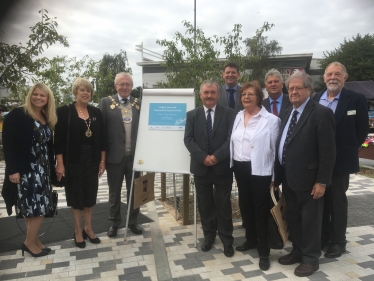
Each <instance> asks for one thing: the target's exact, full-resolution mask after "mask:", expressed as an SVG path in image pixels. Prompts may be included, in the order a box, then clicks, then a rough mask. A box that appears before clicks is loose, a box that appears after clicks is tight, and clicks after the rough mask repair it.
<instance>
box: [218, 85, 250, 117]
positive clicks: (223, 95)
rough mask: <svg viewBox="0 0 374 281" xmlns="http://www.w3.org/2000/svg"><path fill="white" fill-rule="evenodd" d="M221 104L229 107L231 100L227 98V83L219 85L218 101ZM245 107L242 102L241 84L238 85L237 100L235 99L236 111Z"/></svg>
mask: <svg viewBox="0 0 374 281" xmlns="http://www.w3.org/2000/svg"><path fill="white" fill-rule="evenodd" d="M217 103H218V104H219V105H222V106H226V107H229V100H228V98H227V91H226V85H223V86H221V87H219V98H218V102H217ZM243 109H244V107H243V105H242V104H241V102H240V86H239V85H238V91H237V92H236V100H235V108H234V110H235V113H238V112H239V111H240V110H243Z"/></svg>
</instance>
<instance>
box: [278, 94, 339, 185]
mask: <svg viewBox="0 0 374 281" xmlns="http://www.w3.org/2000/svg"><path fill="white" fill-rule="evenodd" d="M291 111H292V108H289V109H288V110H286V112H285V118H284V119H283V120H282V124H281V129H280V131H279V136H278V140H277V144H276V149H277V152H276V153H277V154H276V157H275V167H274V172H275V179H274V185H275V186H279V185H280V184H281V183H282V179H283V167H282V166H281V164H280V163H279V159H278V150H279V143H280V139H281V137H282V133H283V130H284V127H285V125H286V123H287V121H288V118H289V116H290V114H291ZM335 155H336V151H335V122H334V115H333V113H332V111H331V110H330V109H329V108H326V107H324V106H322V105H320V104H319V103H317V102H315V101H313V100H312V99H310V100H309V101H308V102H307V104H306V106H305V108H304V111H303V113H302V114H301V116H300V118H299V121H298V122H297V124H296V127H295V128H294V131H293V133H292V136H291V139H290V141H289V143H288V145H287V150H286V167H287V168H286V173H287V179H288V183H289V186H290V188H291V189H293V190H300V191H306V190H312V188H313V185H314V184H315V183H322V184H327V185H330V184H331V177H332V171H333V167H334V163H335Z"/></svg>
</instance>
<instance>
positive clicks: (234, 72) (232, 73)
mask: <svg viewBox="0 0 374 281" xmlns="http://www.w3.org/2000/svg"><path fill="white" fill-rule="evenodd" d="M222 77H223V79H224V80H225V85H223V86H221V87H220V88H219V98H218V104H219V105H222V106H226V107H230V108H232V109H234V110H235V113H238V112H239V111H240V110H243V105H242V104H241V103H240V93H239V91H240V86H239V85H238V78H239V77H240V72H239V66H238V65H237V64H236V63H234V62H228V63H226V64H225V67H224V69H223V72H222Z"/></svg>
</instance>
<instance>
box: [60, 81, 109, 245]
mask: <svg viewBox="0 0 374 281" xmlns="http://www.w3.org/2000/svg"><path fill="white" fill-rule="evenodd" d="M93 91H94V89H93V87H92V84H91V82H90V81H88V80H87V79H85V78H77V79H76V80H75V81H74V83H73V88H72V92H73V94H74V96H75V102H73V103H72V104H70V105H64V106H61V107H59V108H58V109H57V117H58V122H57V124H56V128H55V154H56V162H57V166H56V175H57V180H58V181H59V180H61V178H62V176H66V185H65V193H66V202H67V205H68V206H71V210H72V213H73V217H74V224H75V225H74V228H75V231H74V242H75V245H76V246H77V247H79V248H84V247H86V242H85V240H86V239H87V238H88V239H89V240H90V242H91V243H94V244H99V243H100V238H98V237H96V235H95V233H94V231H93V229H92V210H93V206H94V205H95V204H96V197H97V191H98V182H99V179H98V177H100V176H101V175H102V174H103V173H104V171H105V154H106V153H105V139H104V123H103V117H102V115H101V111H100V109H98V108H96V107H93V106H91V105H89V104H88V103H89V102H90V101H91V99H92V96H93ZM82 213H83V216H84V227H83V228H82V226H81V220H82Z"/></svg>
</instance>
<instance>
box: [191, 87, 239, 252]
mask: <svg viewBox="0 0 374 281" xmlns="http://www.w3.org/2000/svg"><path fill="white" fill-rule="evenodd" d="M218 97H219V92H218V85H217V83H215V82H213V81H212V80H207V81H204V82H203V83H202V85H201V87H200V98H201V100H202V102H203V105H202V106H199V107H197V108H195V109H194V110H191V111H189V112H187V120H186V127H185V133H184V144H185V146H186V147H187V149H188V151H189V152H190V154H191V164H190V170H191V173H192V174H194V180H195V187H196V194H197V200H198V207H199V213H200V218H201V224H202V227H203V231H204V242H203V244H202V245H201V249H202V251H204V252H206V251H209V250H210V249H211V248H212V244H213V243H214V240H215V237H216V232H217V230H218V236H219V237H220V239H221V241H222V244H223V245H224V254H225V256H227V257H232V256H233V255H234V248H233V247H232V244H233V242H234V238H233V236H232V232H233V224H232V215H231V214H232V209H231V201H230V195H231V189H232V181H233V176H232V170H231V168H230V148H229V144H230V137H231V131H232V126H233V123H234V119H235V112H234V110H233V109H231V108H228V107H223V106H221V105H219V104H217V101H218ZM213 186H214V189H213ZM215 219H216V221H217V222H216V223H215Z"/></svg>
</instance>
